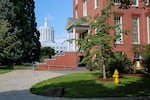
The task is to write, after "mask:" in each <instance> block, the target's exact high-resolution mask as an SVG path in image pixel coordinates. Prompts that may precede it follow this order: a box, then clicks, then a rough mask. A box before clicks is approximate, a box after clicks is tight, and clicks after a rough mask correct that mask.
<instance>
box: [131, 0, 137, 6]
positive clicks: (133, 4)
mask: <svg viewBox="0 0 150 100" xmlns="http://www.w3.org/2000/svg"><path fill="white" fill-rule="evenodd" d="M132 1H133V0H132ZM132 1H131V3H132ZM135 1H136V4H133V3H132V6H134V7H138V6H139V0H135Z"/></svg>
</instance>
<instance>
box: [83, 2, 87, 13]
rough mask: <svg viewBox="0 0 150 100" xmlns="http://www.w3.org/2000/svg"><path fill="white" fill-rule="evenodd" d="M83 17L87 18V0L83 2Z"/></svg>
mask: <svg viewBox="0 0 150 100" xmlns="http://www.w3.org/2000/svg"><path fill="white" fill-rule="evenodd" d="M83 16H87V0H83Z"/></svg>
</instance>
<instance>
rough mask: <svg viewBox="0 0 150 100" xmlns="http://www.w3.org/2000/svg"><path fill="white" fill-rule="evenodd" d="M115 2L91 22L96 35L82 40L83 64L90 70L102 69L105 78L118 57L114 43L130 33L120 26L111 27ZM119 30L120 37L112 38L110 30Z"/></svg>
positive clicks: (108, 5)
mask: <svg viewBox="0 0 150 100" xmlns="http://www.w3.org/2000/svg"><path fill="white" fill-rule="evenodd" d="M112 6H113V2H109V3H108V4H107V5H106V6H105V7H104V8H103V9H102V10H101V15H100V16H98V17H97V18H96V20H95V21H94V22H93V21H92V22H90V26H91V30H95V33H94V34H93V33H91V34H87V35H86V36H85V38H84V39H82V40H80V41H79V43H80V44H81V47H80V49H81V51H83V52H84V53H85V56H84V58H83V60H82V62H81V63H86V64H87V66H90V69H102V71H103V77H104V78H106V69H108V67H110V64H111V63H112V62H114V59H118V58H115V57H117V56H116V55H115V54H114V52H113V51H112V49H113V46H112V42H113V41H115V40H116V39H118V38H120V36H121V35H120V34H126V33H127V32H128V31H126V30H122V29H121V28H120V25H112V26H111V25H109V24H108V23H107V20H108V18H109V16H110V14H114V13H115V11H112V10H111V7H112ZM116 28H117V31H118V32H119V34H118V35H115V36H112V35H111V34H110V30H114V31H115V29H116Z"/></svg>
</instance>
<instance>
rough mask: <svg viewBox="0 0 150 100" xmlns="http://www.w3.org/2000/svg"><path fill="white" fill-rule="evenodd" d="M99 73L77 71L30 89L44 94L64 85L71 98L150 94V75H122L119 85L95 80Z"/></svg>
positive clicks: (66, 93) (66, 94)
mask: <svg viewBox="0 0 150 100" xmlns="http://www.w3.org/2000/svg"><path fill="white" fill-rule="evenodd" d="M97 77H98V73H96V72H91V73H76V74H70V75H65V76H60V77H56V78H52V79H49V80H46V81H43V82H40V83H37V84H35V85H34V86H33V87H32V88H31V89H30V91H31V92H32V93H34V94H38V95H44V92H45V91H46V89H47V88H49V87H63V88H64V89H65V94H64V97H70V98H72V97H73V98H83V97H84V98H98V97H116V96H117V97H124V96H147V95H150V86H149V84H150V79H149V77H140V76H121V78H120V81H121V83H120V84H119V85H115V84H114V83H113V81H111V82H102V81H97V80H95V79H96V78H97Z"/></svg>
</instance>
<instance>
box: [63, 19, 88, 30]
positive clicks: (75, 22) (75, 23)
mask: <svg viewBox="0 0 150 100" xmlns="http://www.w3.org/2000/svg"><path fill="white" fill-rule="evenodd" d="M73 27H89V23H88V21H87V20H86V18H85V17H83V18H79V19H75V18H68V19H67V23H66V27H65V28H66V30H68V31H71V30H72V28H73Z"/></svg>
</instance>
